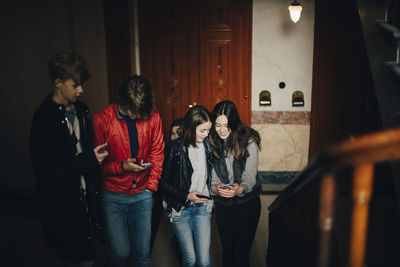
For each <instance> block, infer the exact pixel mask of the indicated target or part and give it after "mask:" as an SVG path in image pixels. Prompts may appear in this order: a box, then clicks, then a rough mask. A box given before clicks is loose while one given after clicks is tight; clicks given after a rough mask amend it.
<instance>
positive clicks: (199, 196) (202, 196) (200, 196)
mask: <svg viewBox="0 0 400 267" xmlns="http://www.w3.org/2000/svg"><path fill="white" fill-rule="evenodd" d="M196 197H198V198H207V199H211V197H209V196H205V195H199V194H196Z"/></svg>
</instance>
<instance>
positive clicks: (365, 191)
mask: <svg viewBox="0 0 400 267" xmlns="http://www.w3.org/2000/svg"><path fill="white" fill-rule="evenodd" d="M399 159H400V128H398V129H390V130H384V131H381V132H376V133H371V134H366V135H363V136H360V137H352V138H350V139H349V140H346V141H344V142H341V143H339V144H337V145H334V146H332V147H330V148H329V149H327V150H326V151H324V152H323V153H321V154H319V155H318V156H317V157H316V158H315V159H313V160H312V161H311V162H310V163H309V164H308V166H307V168H306V169H305V170H304V171H302V172H301V173H299V175H298V177H296V178H295V179H294V180H293V181H292V183H290V184H289V185H288V186H287V187H286V188H285V190H284V191H283V192H282V193H281V194H279V195H278V197H277V198H276V199H275V200H274V201H273V203H272V204H271V205H270V206H269V208H268V209H269V212H270V215H273V214H276V215H275V216H278V217H272V218H280V219H283V220H287V219H288V218H289V217H287V214H286V215H285V212H284V211H285V209H286V210H287V209H289V210H290V209H296V208H297V207H302V208H304V207H305V206H302V205H301V204H298V202H296V201H297V198H296V197H297V196H300V197H301V199H302V200H304V199H306V200H307V201H310V202H309V203H307V202H305V203H307V204H311V205H312V203H315V202H312V201H314V200H317V199H318V195H317V194H315V196H314V195H313V194H314V193H316V191H315V190H318V186H319V191H318V194H319V206H312V207H311V208H313V209H318V211H317V212H318V214H319V216H318V217H316V218H314V220H315V219H318V228H317V229H315V228H314V229H315V230H316V231H318V232H319V234H318V235H317V234H316V232H313V233H312V235H313V236H312V239H308V240H305V236H304V235H299V237H300V236H301V238H302V239H299V240H297V239H296V241H295V242H300V243H301V244H307V245H308V246H313V244H315V248H316V249H317V248H318V250H317V251H318V253H316V254H315V255H314V254H313V258H312V261H313V262H310V261H308V260H307V261H301V262H299V266H320V267H327V266H333V264H332V263H333V262H334V263H335V264H337V263H338V261H339V260H338V259H337V258H333V257H332V258H331V257H330V253H334V255H335V256H336V257H337V255H338V248H337V247H336V248H333V249H332V248H330V245H331V244H337V243H336V242H338V241H339V240H338V236H337V235H332V231H334V229H335V231H337V230H338V229H341V231H343V229H345V228H346V229H347V227H343V224H340V223H343V222H344V221H341V222H340V221H338V222H339V224H338V227H341V228H336V227H335V225H334V224H335V211H338V210H337V209H336V207H335V202H336V199H338V200H339V198H338V193H337V192H338V191H339V192H342V193H343V192H344V193H345V194H347V191H346V190H345V191H343V189H344V188H342V186H340V188H341V189H340V190H339V189H338V188H339V184H337V183H338V178H340V177H339V175H341V176H342V175H343V174H344V175H346V176H347V174H348V171H349V170H353V174H352V176H353V177H352V179H353V182H352V192H353V194H352V195H353V198H352V202H353V205H352V206H353V207H352V214H351V224H350V225H349V226H350V242H349V246H348V247H349V257H348V264H347V265H346V266H348V267H361V266H363V265H364V264H365V263H364V261H365V260H364V258H365V251H366V247H367V246H366V244H367V233H368V232H367V231H368V215H369V202H370V199H371V195H372V192H373V190H372V186H373V178H374V177H373V176H374V167H375V164H377V163H379V162H385V161H391V160H399ZM342 182H344V180H342ZM347 184H349V183H346V185H347ZM310 189H311V191H310ZM339 196H340V201H342V200H343V195H342V194H341V195H339ZM291 200H293V201H291ZM338 203H339V202H338ZM341 203H343V202H341ZM281 208H282V209H281ZM349 211H350V210H349ZM339 212H340V211H339ZM350 212H351V211H350ZM310 214H311V215H312V216H313V213H312V212H311V213H308V215H310ZM315 215H317V214H315ZM344 216H347V213H346V215H343V214H341V215H340V217H338V218H344ZM299 221H301V222H309V221H307V220H303V219H301V220H299ZM275 223H278V224H279V222H276V221H275ZM275 225H276V224H274V226H275ZM303 226H304V225H301V227H303ZM310 229H312V228H310ZM289 230H293V227H290V228H289ZM278 232H279V231H278ZM337 233H338V232H336V234H337ZM342 233H345V232H342ZM333 236H334V237H335V239H332V237H333ZM318 237H319V242H318V243H316V242H317V240H318V239H317V238H318ZM274 238H275V239H273V240H274V241H275V240H279V237H277V236H274ZM294 238H296V237H294ZM331 239H332V240H331ZM287 240H290V239H285V241H287ZM343 240H344V239H343V238H341V239H340V242H343ZM275 242H276V241H275ZM278 242H279V241H278ZM284 244H286V245H287V243H284ZM274 245H275V243H274ZM344 247H347V245H344ZM281 250H282V248H280V247H279V248H278V249H275V248H273V247H272V246H271V250H269V251H270V252H271V254H270V255H271V257H270V260H272V262H273V263H272V265H271V266H279V262H276V259H281V260H282V257H285V256H283V254H279V253H280V251H281ZM304 251H310V252H311V251H312V250H311V249H310V250H304ZM314 251H316V250H314ZM342 255H344V254H342ZM274 257H275V258H274ZM296 259H297V258H296ZM299 259H300V260H304V257H299ZM307 259H309V258H307ZM284 260H285V259H284ZM310 260H311V259H310ZM288 262H290V260H288V261H287V262H286V263H288ZM290 263H292V262H290ZM274 264H276V265H274ZM330 264H331V265H330ZM291 266H295V265H291Z"/></svg>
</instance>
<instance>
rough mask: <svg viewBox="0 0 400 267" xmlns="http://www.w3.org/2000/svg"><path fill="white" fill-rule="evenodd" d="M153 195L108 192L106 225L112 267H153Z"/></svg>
mask: <svg viewBox="0 0 400 267" xmlns="http://www.w3.org/2000/svg"><path fill="white" fill-rule="evenodd" d="M152 194H153V193H152V192H148V191H146V190H143V191H141V192H140V193H138V194H136V195H132V196H129V195H125V194H121V193H115V192H111V191H107V190H104V192H103V207H104V217H105V225H106V230H107V234H108V239H109V243H110V252H109V257H108V265H109V266H127V265H128V263H129V256H130V255H132V257H131V261H132V266H135V267H138V266H146V267H147V266H149V264H150V237H151V208H152Z"/></svg>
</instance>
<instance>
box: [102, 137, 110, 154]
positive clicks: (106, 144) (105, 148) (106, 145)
mask: <svg viewBox="0 0 400 267" xmlns="http://www.w3.org/2000/svg"><path fill="white" fill-rule="evenodd" d="M108 140H110V137H107V140H106V142H105V143H104V144H105V146H104V147H103V148H102V149H101V152H102V153H103V152H104V151H106V150H107V148H108Z"/></svg>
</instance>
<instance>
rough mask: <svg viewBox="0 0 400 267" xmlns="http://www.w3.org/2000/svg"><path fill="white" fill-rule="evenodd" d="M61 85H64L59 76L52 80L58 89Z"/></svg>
mask: <svg viewBox="0 0 400 267" xmlns="http://www.w3.org/2000/svg"><path fill="white" fill-rule="evenodd" d="M63 85H64V82H63V81H62V80H61V79H60V78H56V79H55V80H54V86H55V87H56V88H57V89H60V88H61V87H62V86H63Z"/></svg>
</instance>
